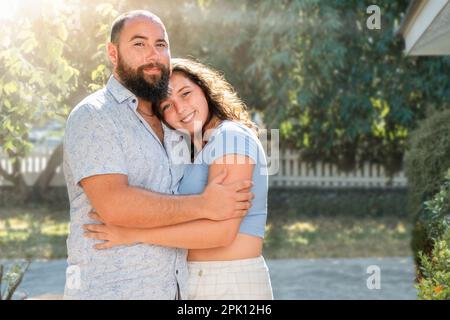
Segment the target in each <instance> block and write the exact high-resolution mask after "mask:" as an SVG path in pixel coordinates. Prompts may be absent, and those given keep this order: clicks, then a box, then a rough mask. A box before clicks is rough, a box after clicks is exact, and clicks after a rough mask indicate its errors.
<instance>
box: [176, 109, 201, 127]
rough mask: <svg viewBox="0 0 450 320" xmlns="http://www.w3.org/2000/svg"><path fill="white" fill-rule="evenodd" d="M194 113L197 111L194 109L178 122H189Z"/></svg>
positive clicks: (192, 118)
mask: <svg viewBox="0 0 450 320" xmlns="http://www.w3.org/2000/svg"><path fill="white" fill-rule="evenodd" d="M196 113H197V111H195V110H194V111H192V112H190V113H189V114H188V115H187V116H185V117H184V118H182V119H181V120H180V122H182V123H184V124H187V123H190V122H191V121H192V120H194V118H195V115H196Z"/></svg>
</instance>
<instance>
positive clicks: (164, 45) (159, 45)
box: [156, 42, 166, 48]
mask: <svg viewBox="0 0 450 320" xmlns="http://www.w3.org/2000/svg"><path fill="white" fill-rule="evenodd" d="M156 46H157V47H161V48H165V47H166V44H165V43H163V42H160V43H158V44H157V45H156Z"/></svg>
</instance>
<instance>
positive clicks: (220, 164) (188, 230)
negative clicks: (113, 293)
mask: <svg viewBox="0 0 450 320" xmlns="http://www.w3.org/2000/svg"><path fill="white" fill-rule="evenodd" d="M254 166H255V165H254V164H252V161H251V160H250V158H249V157H245V156H242V155H227V156H225V157H223V158H221V159H218V160H217V161H215V162H214V163H213V164H212V165H210V167H209V180H210V181H213V179H214V177H217V176H218V175H220V172H221V171H222V170H223V169H225V168H226V170H227V172H228V175H227V177H226V178H225V181H224V183H234V182H238V181H243V180H251V179H252V176H253V170H254ZM94 217H95V216H94ZM241 221H242V217H238V218H234V219H228V220H222V221H212V220H207V219H200V220H196V221H190V222H186V223H180V224H176V225H171V226H165V227H160V228H153V229H138V228H123V227H117V226H111V225H88V226H87V230H88V231H92V232H91V233H89V234H86V236H87V237H91V238H94V239H98V240H106V242H104V243H100V244H97V245H96V248H98V249H108V248H111V247H114V246H117V245H124V244H133V243H148V244H156V245H160V246H165V247H175V248H185V249H207V248H217V247H227V246H229V245H230V244H231V243H232V242H233V241H234V239H235V238H236V235H237V234H238V232H239V227H240V224H241Z"/></svg>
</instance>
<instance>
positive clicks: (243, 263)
mask: <svg viewBox="0 0 450 320" xmlns="http://www.w3.org/2000/svg"><path fill="white" fill-rule="evenodd" d="M188 270H189V295H188V300H213V299H214V300H273V293H272V286H271V283H270V276H269V268H268V267H267V265H266V262H265V261H264V258H263V257H262V256H260V257H258V258H251V259H241V260H230V261H190V262H188Z"/></svg>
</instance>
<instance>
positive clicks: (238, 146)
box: [203, 125, 259, 165]
mask: <svg viewBox="0 0 450 320" xmlns="http://www.w3.org/2000/svg"><path fill="white" fill-rule="evenodd" d="M256 139H257V138H256V136H253V135H252V134H250V133H249V132H246V131H245V130H244V129H242V128H240V127H238V126H237V125H228V126H226V127H224V128H221V129H220V131H219V132H218V133H217V134H213V135H212V136H211V140H210V141H208V144H207V145H206V146H205V148H204V150H203V161H205V162H206V163H207V164H208V165H210V164H212V163H213V162H214V161H215V160H217V159H219V158H221V157H223V156H225V155H229V154H238V155H243V156H247V157H249V158H250V159H252V160H253V161H254V162H255V163H257V162H258V160H259V159H258V156H259V155H258V144H257V141H256Z"/></svg>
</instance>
